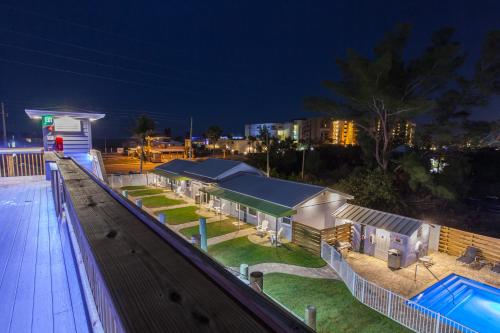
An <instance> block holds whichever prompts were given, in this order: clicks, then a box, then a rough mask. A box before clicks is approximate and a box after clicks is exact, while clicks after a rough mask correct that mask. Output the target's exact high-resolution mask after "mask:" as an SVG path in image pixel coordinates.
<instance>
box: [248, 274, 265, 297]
mask: <svg viewBox="0 0 500 333" xmlns="http://www.w3.org/2000/svg"><path fill="white" fill-rule="evenodd" d="M250 287H252V289H254V290H255V291H256V292H258V293H263V292H264V273H262V272H259V271H254V272H252V273H250Z"/></svg>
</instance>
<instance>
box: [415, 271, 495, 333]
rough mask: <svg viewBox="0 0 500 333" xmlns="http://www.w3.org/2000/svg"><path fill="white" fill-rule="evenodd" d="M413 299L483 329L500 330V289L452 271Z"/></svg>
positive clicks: (454, 318) (479, 329) (484, 331)
mask: <svg viewBox="0 0 500 333" xmlns="http://www.w3.org/2000/svg"><path fill="white" fill-rule="evenodd" d="M411 301H413V302H415V303H417V304H420V305H422V306H424V307H426V308H428V309H431V310H434V311H436V312H439V313H440V314H442V315H444V316H446V317H448V318H450V319H453V320H455V321H456V322H458V323H461V324H463V325H466V326H468V327H470V328H472V329H474V330H476V331H479V332H481V333H486V332H500V289H497V288H494V287H491V286H488V285H486V284H483V283H480V282H477V281H474V280H471V279H467V278H465V277H463V276H460V275H456V274H450V275H448V276H447V277H445V278H444V279H442V280H440V281H439V282H437V283H436V284H434V285H432V286H431V287H429V288H427V289H426V290H424V291H423V292H421V293H420V294H418V295H416V296H414V297H413V298H412V299H411Z"/></svg>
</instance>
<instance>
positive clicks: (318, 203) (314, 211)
mask: <svg viewBox="0 0 500 333" xmlns="http://www.w3.org/2000/svg"><path fill="white" fill-rule="evenodd" d="M345 202H346V199H345V198H344V197H342V196H340V195H338V194H336V193H331V192H323V193H321V194H319V195H317V196H316V197H314V198H312V199H310V200H309V201H307V202H306V203H304V204H302V205H301V206H300V207H299V208H298V209H297V213H296V214H295V215H294V216H293V217H292V220H293V221H297V222H300V223H302V224H305V225H308V226H311V227H313V228H316V229H320V230H321V229H326V228H331V227H334V226H335V217H334V216H333V212H334V211H335V210H337V208H339V207H340V206H342V205H343V204H345Z"/></svg>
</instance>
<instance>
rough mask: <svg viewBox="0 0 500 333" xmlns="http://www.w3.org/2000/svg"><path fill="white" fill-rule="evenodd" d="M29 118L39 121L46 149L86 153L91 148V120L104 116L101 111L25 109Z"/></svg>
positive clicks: (67, 152) (69, 152)
mask: <svg viewBox="0 0 500 333" xmlns="http://www.w3.org/2000/svg"><path fill="white" fill-rule="evenodd" d="M25 112H26V114H27V115H28V116H29V117H30V119H36V120H40V121H41V130H42V135H43V146H44V149H45V150H46V151H52V150H58V151H62V150H64V152H65V153H66V154H73V153H76V154H78V153H88V152H89V151H90V150H91V149H92V125H91V122H93V121H95V120H98V119H102V118H104V116H105V115H104V114H102V113H92V112H81V111H50V110H31V109H28V110H25Z"/></svg>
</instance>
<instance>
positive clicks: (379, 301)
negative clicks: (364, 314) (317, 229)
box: [321, 242, 476, 333]
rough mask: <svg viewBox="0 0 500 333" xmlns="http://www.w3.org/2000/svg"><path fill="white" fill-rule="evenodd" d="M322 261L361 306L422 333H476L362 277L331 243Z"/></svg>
mask: <svg viewBox="0 0 500 333" xmlns="http://www.w3.org/2000/svg"><path fill="white" fill-rule="evenodd" d="M321 257H322V258H323V259H324V260H325V261H326V262H327V263H328V264H329V265H330V266H331V267H332V268H333V269H334V270H335V271H336V272H337V274H338V275H339V276H340V278H341V279H342V280H343V281H344V283H345V284H346V285H347V288H348V289H349V290H350V291H351V293H352V295H353V296H354V297H356V298H357V299H358V300H359V301H360V302H361V303H363V304H365V305H367V306H369V307H370V308H372V309H374V310H376V311H378V312H380V313H381V314H383V315H385V316H387V317H389V318H391V319H392V320H394V321H396V322H398V323H400V324H401V325H403V326H406V327H407V328H409V329H411V330H413V331H415V332H419V333H455V332H457V333H458V332H465V333H475V332H476V331H475V330H473V329H471V328H469V327H467V326H464V325H462V324H460V323H457V322H456V321H454V320H452V319H450V318H447V317H445V316H443V315H441V314H439V313H438V312H435V311H432V310H430V309H427V308H425V307H423V306H421V305H419V304H417V303H415V302H412V301H410V300H408V299H406V298H405V297H403V296H401V295H398V294H396V293H394V292H392V291H390V290H387V289H384V288H382V287H380V286H378V285H376V284H374V283H372V282H370V281H368V280H366V279H364V278H363V277H361V276H360V275H358V274H357V273H356V272H354V270H353V269H352V268H351V266H349V264H348V263H347V262H346V261H345V260H344V259H343V258H342V255H341V254H340V253H339V252H338V251H337V250H336V249H335V248H334V247H333V246H331V245H329V244H328V243H325V242H322V243H321Z"/></svg>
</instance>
